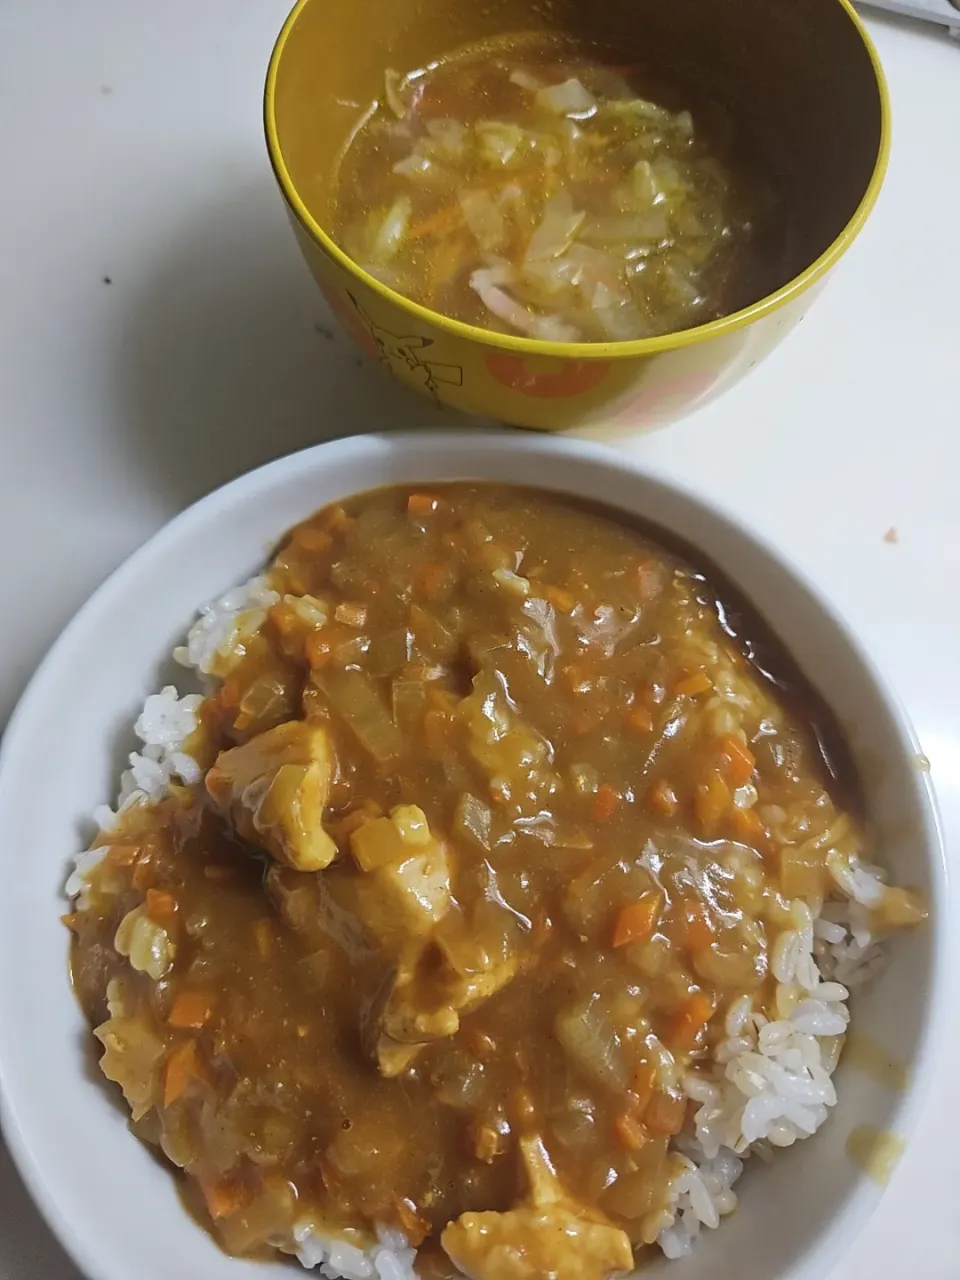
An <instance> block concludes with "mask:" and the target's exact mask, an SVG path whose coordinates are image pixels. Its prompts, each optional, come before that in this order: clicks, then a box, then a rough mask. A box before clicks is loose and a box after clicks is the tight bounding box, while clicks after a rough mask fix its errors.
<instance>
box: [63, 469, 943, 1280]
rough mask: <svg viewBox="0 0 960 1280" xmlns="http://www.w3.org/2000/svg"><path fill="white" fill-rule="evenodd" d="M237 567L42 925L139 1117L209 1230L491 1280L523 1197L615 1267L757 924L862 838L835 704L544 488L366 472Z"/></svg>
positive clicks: (591, 511) (521, 1235) (532, 1229)
mask: <svg viewBox="0 0 960 1280" xmlns="http://www.w3.org/2000/svg"><path fill="white" fill-rule="evenodd" d="M266 584H267V586H268V587H269V590H270V592H271V595H270V597H269V599H270V601H271V603H269V604H268V605H267V606H266V607H265V608H263V609H261V610H260V611H259V613H257V615H256V616H253V615H252V614H251V615H250V616H248V617H246V618H245V619H241V620H240V621H239V622H238V623H237V624H236V625H235V626H234V629H233V632H232V633H231V635H230V636H229V637H228V639H227V641H226V642H225V643H224V646H223V647H222V648H221V650H220V652H219V655H218V657H217V661H216V663H215V665H214V669H213V670H212V672H211V675H212V677H213V688H212V691H211V692H209V693H208V694H207V696H206V697H205V699H204V701H203V702H202V704H201V705H200V707H199V710H198V713H197V716H198V720H197V726H196V729H195V731H194V732H193V734H192V735H191V736H190V738H189V740H188V742H187V743H186V745H185V747H184V750H185V751H187V752H189V754H190V756H191V757H192V758H193V759H194V760H195V761H196V762H197V765H198V766H199V769H200V771H202V775H203V777H202V782H200V783H195V784H193V785H189V786H188V785H184V784H182V783H179V784H178V783H174V784H173V785H171V787H170V789H169V792H168V794H167V795H166V796H165V797H164V798H162V799H161V800H159V801H158V802H156V803H153V804H146V803H137V804H134V805H131V806H129V807H128V808H127V809H125V810H124V811H123V812H122V813H121V815H120V818H119V819H118V823H117V826H116V827H115V828H114V829H113V830H111V831H109V832H107V833H106V834H104V835H103V836H102V837H101V843H102V844H104V845H106V846H108V852H107V853H106V855H105V857H104V859H103V861H102V862H101V863H100V864H99V866H98V867H97V868H96V870H95V872H94V873H93V874H92V875H91V877H90V881H89V884H88V886H87V889H86V898H85V901H84V903H83V905H82V906H79V907H78V909H77V910H75V911H74V912H73V913H72V914H71V916H70V917H68V922H69V923H70V925H71V928H72V929H73V931H74V937H75V940H74V947H73V960H72V964H73V978H74V983H75V986H76V990H77V993H78V995H79V997H80V1000H81V1002H82V1004H83V1006H84V1009H85V1010H86V1012H87V1014H88V1016H89V1018H90V1020H91V1023H92V1024H93V1025H94V1026H95V1027H96V1029H97V1030H96V1034H97V1036H98V1037H99V1039H100V1041H101V1042H102V1044H103V1046H104V1054H103V1058H102V1061H101V1066H102V1068H103V1070H104V1072H105V1074H106V1075H107V1076H108V1077H109V1078H111V1079H113V1080H116V1081H117V1082H118V1083H119V1084H120V1085H121V1087H122V1088H123V1090H124V1093H125V1096H126V1099H127V1101H128V1103H129V1104H130V1107H131V1110H132V1113H133V1127H134V1130H135V1132H136V1133H137V1134H138V1135H139V1136H140V1137H142V1138H143V1139H144V1140H146V1141H148V1142H151V1143H158V1144H159V1145H160V1147H161V1148H162V1150H163V1151H164V1153H165V1154H166V1156H167V1157H168V1158H169V1159H170V1160H171V1161H172V1162H173V1163H174V1164H175V1165H176V1166H178V1167H179V1168H180V1169H182V1170H184V1172H185V1175H186V1176H187V1179H188V1182H189V1185H190V1187H191V1188H192V1189H193V1190H194V1191H195V1192H196V1193H197V1195H198V1197H199V1200H200V1201H202V1205H203V1213H204V1214H205V1216H206V1217H207V1219H208V1220H209V1221H210V1223H211V1224H212V1225H213V1227H214V1229H215V1230H216V1232H217V1235H218V1238H219V1239H220V1240H221V1242H222V1243H223V1244H224V1246H225V1247H226V1248H227V1249H228V1250H230V1251H232V1252H236V1253H251V1252H262V1251H264V1250H270V1249H273V1248H276V1247H279V1248H283V1249H287V1250H290V1251H292V1249H293V1247H294V1246H293V1245H292V1243H291V1240H292V1232H293V1229H294V1227H295V1225H296V1224H302V1223H314V1224H317V1225H318V1227H319V1226H322V1227H323V1228H324V1229H325V1230H330V1231H333V1232H342V1233H345V1235H346V1238H351V1239H356V1240H358V1241H361V1242H362V1241H363V1240H364V1239H369V1238H373V1236H374V1233H375V1231H376V1230H377V1229H378V1228H379V1229H383V1228H384V1227H386V1228H394V1229H397V1230H399V1231H401V1232H402V1233H403V1235H404V1236H405V1237H406V1239H407V1241H408V1242H410V1243H411V1244H413V1245H420V1244H423V1245H424V1248H423V1249H422V1250H421V1254H420V1260H419V1263H418V1266H419V1267H420V1268H421V1270H422V1273H423V1274H428V1272H427V1271H426V1270H423V1268H426V1267H428V1266H435V1267H436V1268H438V1270H437V1271H436V1272H435V1274H438V1275H439V1274H447V1273H448V1272H449V1269H450V1266H451V1263H450V1261H449V1259H450V1258H452V1259H453V1260H454V1261H455V1262H456V1263H457V1264H458V1265H459V1266H460V1267H461V1268H462V1269H463V1270H465V1271H467V1272H468V1274H471V1275H476V1276H480V1277H483V1278H485V1277H487V1276H488V1275H492V1274H493V1272H492V1271H491V1270H490V1268H491V1267H501V1268H502V1263H496V1262H493V1261H491V1259H494V1258H495V1257H500V1258H502V1256H504V1255H503V1254H496V1252H495V1251H496V1250H497V1249H506V1248H508V1247H509V1248H512V1249H514V1250H516V1249H519V1250H520V1251H521V1252H522V1253H523V1255H524V1257H525V1258H526V1259H527V1261H528V1262H530V1264H531V1265H539V1266H541V1268H542V1270H543V1271H546V1270H547V1269H549V1267H550V1266H553V1265H554V1262H555V1259H554V1257H553V1254H552V1253H551V1249H555V1245H552V1244H551V1243H550V1240H549V1239H548V1233H545V1231H544V1227H543V1224H544V1222H547V1223H548V1224H549V1223H551V1222H552V1223H553V1225H554V1226H559V1227H561V1228H562V1230H564V1231H566V1232H567V1237H566V1238H567V1239H568V1244H569V1241H573V1242H574V1245H576V1242H577V1241H580V1243H581V1245H582V1251H581V1253H580V1254H579V1255H578V1253H577V1247H573V1246H571V1249H572V1252H571V1253H570V1257H571V1258H572V1259H573V1260H572V1261H570V1260H569V1259H568V1260H567V1262H565V1263H564V1264H563V1265H564V1266H568V1267H569V1266H572V1267H574V1270H571V1271H564V1270H561V1271H559V1272H558V1274H559V1275H563V1276H566V1275H568V1274H569V1275H570V1276H577V1277H586V1278H589V1277H591V1276H596V1277H598V1278H601V1277H605V1276H606V1275H608V1274H610V1273H611V1272H613V1271H616V1270H622V1269H624V1267H625V1266H628V1265H630V1257H631V1254H632V1251H633V1250H634V1249H642V1248H644V1247H645V1246H647V1245H650V1244H652V1243H653V1241H654V1240H655V1239H656V1238H657V1235H658V1232H659V1231H661V1230H662V1228H663V1225H664V1221H665V1220H669V1212H670V1205H671V1186H672V1183H673V1182H674V1181H675V1179H676V1177H677V1172H678V1169H679V1168H680V1167H682V1163H683V1162H682V1158H681V1157H680V1156H678V1153H677V1147H676V1142H675V1140H676V1135H678V1134H679V1133H680V1132H681V1130H683V1129H684V1126H686V1125H688V1124H689V1121H690V1116H691V1113H692V1108H693V1103H692V1102H691V1101H690V1099H691V1097H692V1096H693V1092H695V1091H693V1092H692V1091H691V1088H690V1087H689V1077H690V1075H691V1073H692V1074H693V1076H694V1077H696V1075H697V1073H698V1072H699V1071H700V1070H701V1069H706V1068H708V1067H709V1066H711V1065H712V1062H713V1055H714V1053H715V1050H716V1048H717V1046H718V1044H719V1043H720V1042H721V1041H723V1040H724V1039H725V1037H726V1036H727V1034H728V1033H727V1031H725V1025H726V1022H727V1020H728V1017H729V1015H730V1012H731V1010H732V1009H734V1008H735V1007H736V1008H744V1007H746V1008H749V1009H752V1010H755V1011H756V1012H757V1015H758V1017H760V1018H763V1017H764V1015H766V1016H769V1017H771V1018H774V1017H777V1016H783V1007H782V1006H783V1004H784V1002H785V1001H786V1002H787V1003H789V999H793V1002H794V1004H796V1002H797V1001H798V1000H799V999H800V998H801V996H802V993H799V994H797V995H795V996H794V997H789V993H788V996H784V994H783V992H784V990H785V984H783V983H780V984H778V982H777V980H776V978H775V977H774V975H773V972H772V957H773V955H774V952H775V948H776V946H777V940H778V938H780V937H781V935H783V934H784V933H785V931H788V930H791V929H795V928H796V925H795V920H796V907H795V903H796V902H797V901H800V902H802V903H804V904H806V906H805V908H804V909H805V910H807V912H808V917H809V915H810V914H811V913H813V914H815V913H816V912H818V911H819V909H820V906H821V905H822V903H823V901H824V899H825V898H827V897H828V896H830V894H831V893H833V892H835V884H834V881H833V879H831V875H832V873H831V866H832V865H834V863H833V862H832V861H831V860H839V864H840V865H841V866H842V867H847V866H848V865H854V864H855V862H856V858H857V856H858V852H859V850H860V849H861V847H862V843H863V838H864V837H863V832H862V830H861V824H860V822H859V820H858V818H857V799H856V789H855V786H853V785H852V782H851V778H852V774H851V770H850V768H849V762H848V761H847V760H846V758H845V753H844V751H843V747H842V741H841V740H840V738H839V735H838V733H837V730H836V726H835V725H833V723H832V721H831V720H830V717H829V715H828V714H827V713H826V712H825V710H824V708H823V707H822V705H821V704H820V702H819V700H818V699H817V698H816V696H815V695H814V694H813V693H812V691H810V690H809V689H807V688H806V686H805V685H804V683H803V681H802V678H801V677H800V676H799V674H798V672H797V671H796V669H795V668H794V667H792V665H791V664H790V663H789V661H788V660H787V659H786V658H785V657H784V655H783V654H782V652H781V651H780V649H779V648H778V646H777V644H776V643H775V642H774V641H773V640H772V639H771V637H770V636H769V635H768V633H767V632H766V630H765V628H764V627H763V625H762V624H761V623H760V622H759V621H757V620H755V619H753V618H752V617H751V615H750V612H749V609H748V608H747V606H745V604H744V602H743V601H741V600H739V599H737V597H736V595H735V593H733V592H731V591H729V590H728V589H727V588H726V586H725V584H724V583H723V582H722V581H721V580H720V579H719V578H718V577H717V575H715V574H713V572H712V571H711V570H709V569H706V570H705V569H704V568H702V567H695V566H694V564H693V563H692V562H691V559H690V557H689V553H684V552H683V551H682V550H677V549H666V548H665V546H664V544H663V541H662V539H660V538H659V536H657V537H656V539H655V538H654V536H653V534H652V533H651V532H650V531H648V530H644V529H640V528H636V527H633V526H631V525H630V524H627V523H625V522H624V521H622V520H621V519H620V518H618V517H615V516H614V515H613V514H611V513H607V512H604V511H601V510H598V509H595V508H590V507H587V506H584V505H581V504H578V503H576V502H574V501H572V500H569V499H566V498H560V497H555V496H551V495H549V494H546V493H540V492H533V491H520V490H516V489H512V488H510V487H506V486H492V485H472V484H455V485H445V486H433V487H431V488H430V489H429V490H422V491H421V490H411V489H410V488H409V487H407V488H403V489H388V490H384V491H380V492H376V493H371V494H365V495H362V496H360V497H357V498H354V499H351V500H349V501H347V502H345V503H343V504H342V505H337V506H335V507H331V508H327V509H325V510H323V511H321V512H319V513H317V515H315V516H314V517H312V518H311V519H309V520H308V521H306V522H305V523H303V524H301V525H299V526H297V528H295V529H294V530H293V531H292V532H291V533H290V534H289V535H288V536H287V538H286V539H285V540H284V542H283V544H282V545H281V547H280V549H279V550H278V552H277V553H276V555H275V557H274V559H273V561H272V563H271V565H270V567H269V569H268V571H267V577H266ZM873 914H874V921H875V924H876V927H877V929H878V931H879V930H881V929H886V928H892V927H894V926H897V925H901V924H910V923H915V922H916V921H917V920H919V919H920V918H921V917H922V914H923V911H922V908H921V907H920V905H919V903H918V902H917V901H916V900H915V899H914V898H913V897H912V896H911V895H909V894H907V893H906V892H905V891H902V890H896V889H885V890H884V896H883V900H882V902H880V903H879V905H878V906H877V907H876V909H875V910H874V913H873ZM798 991H799V989H798ZM685 1081H686V1082H687V1083H685ZM734 1203H735V1199H734ZM664 1215H667V1218H666V1219H665V1217H664ZM538 1223H539V1224H540V1225H539V1226H538V1225H537V1224H538ZM441 1241H442V1245H443V1249H444V1250H445V1252H444V1251H442V1250H441V1247H440V1245H441ZM578 1247H579V1246H578ZM431 1257H432V1258H433V1263H430V1261H429V1260H430V1258H431ZM430 1274H434V1273H433V1272H430ZM499 1274H502V1275H508V1274H512V1273H510V1272H509V1270H507V1271H503V1270H502V1269H501V1271H500V1273H499ZM517 1274H519V1272H518V1273H517Z"/></svg>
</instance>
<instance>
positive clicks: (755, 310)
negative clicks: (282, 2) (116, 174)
mask: <svg viewBox="0 0 960 1280" xmlns="http://www.w3.org/2000/svg"><path fill="white" fill-rule="evenodd" d="M312 3H314V0H297V3H296V4H295V5H294V7H293V9H292V10H291V11H290V13H289V14H288V16H287V19H286V21H285V22H284V24H283V26H282V27H281V29H280V34H279V35H278V36H277V40H276V43H275V44H274V47H273V52H272V53H271V55H270V62H269V65H268V67H267V78H266V84H265V87H264V99H263V119H264V130H265V133H266V141H267V153H268V155H269V157H270V164H271V166H272V168H273V172H274V176H275V177H276V180H277V183H278V185H279V187H280V190H281V192H282V193H283V197H284V199H285V201H286V203H287V206H288V208H289V210H290V211H291V213H292V214H293V216H294V217H295V218H296V220H297V222H298V223H299V224H300V226H301V228H302V229H303V230H304V231H305V232H306V234H307V235H308V236H309V237H310V239H311V240H312V241H313V242H314V244H316V245H319V247H320V248H321V249H322V250H323V251H324V252H325V253H326V254H327V256H328V257H330V258H332V259H333V260H334V262H336V263H337V265H338V266H340V267H341V268H342V269H343V270H344V271H346V272H347V274H348V275H349V276H352V277H354V278H355V279H357V280H359V281H360V283H361V284H363V285H364V286H366V288H368V289H370V290H371V291H372V292H373V293H375V294H377V295H379V297H380V298H382V299H383V301H385V302H389V303H391V304H392V305H393V306H395V307H397V308H399V309H400V310H401V311H403V312H405V313H406V314H407V315H408V316H410V317H411V318H415V319H417V320H420V321H423V322H425V323H427V324H429V325H431V326H432V327H433V328H435V329H439V330H441V331H442V332H443V333H446V334H449V335H450V336H451V337H457V338H463V339H467V340H469V341H472V342H480V343H482V344H483V345H485V346H490V347H495V348H497V349H499V350H502V351H512V352H514V353H515V354H517V355H519V356H525V355H526V356H538V355H539V356H550V357H553V358H555V359H566V360H577V361H590V360H610V359H629V358H631V357H636V356H653V355H659V354H661V353H662V352H665V351H677V350H680V349H682V348H684V347H690V346H695V345H697V344H699V343H701V342H706V341H709V340H710V339H711V338H720V337H723V336H725V335H727V334H732V333H736V332H737V331H738V330H740V329H744V328H746V327H747V326H748V325H750V324H753V323H754V321H756V320H759V319H761V318H763V317H764V316H767V315H770V314H771V313H773V312H775V311H778V310H779V309H780V308H781V307H783V306H786V305H787V304H788V303H789V302H791V301H793V299H795V298H797V297H799V296H800V295H801V294H802V293H804V292H805V291H806V290H807V289H809V288H810V287H811V285H813V284H815V283H816V282H817V281H818V280H820V279H821V278H822V277H823V276H825V275H826V273H827V272H828V271H829V270H830V268H831V267H832V266H833V265H834V264H835V263H836V262H837V261H838V260H839V259H840V258H841V257H842V256H843V254H844V253H845V252H846V251H847V249H848V248H849V247H850V245H851V244H852V243H853V241H854V240H855V239H856V238H857V236H858V235H859V234H860V231H861V230H862V229H863V225H864V223H865V222H866V220H867V218H868V217H869V216H870V213H871V212H872V210H873V207H874V205H875V204H876V202H877V199H878V197H879V195H880V190H881V187H882V186H883V181H884V178H885V176H886V172H887V166H888V163H889V159H890V145H891V128H890V94H889V89H888V86H887V80H886V76H885V74H884V71H883V65H882V63H881V62H880V55H879V54H878V52H877V49H876V46H875V45H874V43H873V41H872V39H871V38H870V35H869V33H868V32H867V29H866V26H865V25H864V22H863V20H862V19H861V18H860V15H859V14H858V13H857V12H856V10H855V9H854V7H853V4H852V3H851V0H835V3H836V4H838V5H839V6H840V8H841V9H842V10H843V11H844V13H845V14H846V17H847V20H848V21H849V22H850V24H851V26H852V27H853V29H854V32H855V33H856V35H857V36H858V37H859V39H860V43H861V44H862V46H863V49H864V52H865V53H866V55H867V58H868V60H869V63H870V66H871V69H872V71H873V77H874V83H875V85H876V90H877V98H878V105H879V109H880V137H879V140H878V145H877V154H876V159H875V162H874V166H873V170H872V172H871V175H870V180H869V182H868V183H867V186H866V188H865V190H864V193H863V195H862V197H861V199H860V202H859V203H858V205H857V207H856V209H855V210H854V212H853V214H852V215H851V217H850V218H849V220H848V221H847V223H846V224H845V226H844V227H843V229H842V230H841V231H840V233H839V235H838V236H837V237H836V238H835V239H834V240H833V241H832V243H831V244H829V245H828V246H827V248H826V249H825V250H824V251H823V253H821V254H820V256H819V257H818V258H815V259H814V261H813V262H811V263H810V264H809V265H808V266H806V267H805V268H804V269H803V270H802V271H801V272H800V273H799V274H798V275H795V276H794V277H793V278H792V279H791V280H788V281H787V282H786V284H783V285H781V286H780V288H779V289H776V290H774V292H773V293H769V294H767V295H766V296H765V297H763V298H760V299H758V300H757V301H756V302H753V303H751V304H750V305H749V306H747V307H742V308H741V309H740V310H739V311H733V312H731V313H730V314H729V315H725V316H721V317H720V319H718V320H711V321H709V323H707V324H701V325H695V326H694V327H693V328H690V329H681V330H679V331H678V332H676V333H666V334H661V335H659V336H658V337H653V338H634V339H631V340H629V341H621V342H547V341H544V340H543V339H541V338H526V337H520V336H517V335H514V334H509V333H499V332H497V331H496V330H493V329H482V328H479V327H478V326H476V325H471V324H466V323H465V322H464V321H462V320H454V319H453V318H452V317H450V316H446V315H444V314H443V313H442V312H439V311H433V310H431V309H430V308H429V307H425V306H422V305H421V304H420V303H419V302H414V301H413V300H412V299H410V298H407V297H405V296H404V295H403V294H402V293H398V292H397V291H396V290H394V289H391V288H390V287H389V285H385V284H383V282H382V281H380V280H378V279H377V278H376V277H375V276H372V275H370V273H369V272H367V271H364V269H363V268H362V267H361V266H360V265H359V264H358V263H356V262H355V261H354V260H353V258H351V257H350V255H349V254H347V253H345V252H344V250H343V249H341V248H340V247H339V245H338V244H337V243H336V241H335V240H334V239H333V237H332V236H331V235H329V234H328V233H327V232H326V231H325V230H324V228H323V227H322V226H321V224H320V223H319V222H318V221H317V219H316V218H315V217H314V216H313V214H312V213H311V212H310V210H309V209H308V208H307V206H306V204H305V203H304V201H303V199H302V198H301V196H300V193H299V191H298V190H297V187H296V184H295V183H294V181H293V179H292V177H291V176H290V171H289V169H288V168H287V164H286V161H285V159H284V155H283V145H282V142H281V139H280V133H279V129H278V127H277V118H276V93H277V82H278V79H279V74H280V66H281V63H282V61H283V55H284V51H285V49H286V46H287V42H288V40H289V39H290V36H291V35H292V33H293V30H294V28H295V26H296V24H297V21H298V20H299V18H300V16H301V14H302V13H303V12H304V10H305V9H306V8H307V7H308V5H310V4H312Z"/></svg>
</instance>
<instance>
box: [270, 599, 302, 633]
mask: <svg viewBox="0 0 960 1280" xmlns="http://www.w3.org/2000/svg"><path fill="white" fill-rule="evenodd" d="M267 617H268V618H269V619H270V621H271V622H272V623H273V625H274V626H275V627H276V629H277V630H278V631H279V632H280V634H281V635H282V636H289V635H292V634H293V633H294V632H295V631H296V630H297V629H298V628H299V627H302V626H303V623H302V622H301V621H300V619H299V617H298V616H297V611H296V609H294V608H293V607H292V606H291V605H289V604H275V605H272V606H271V607H270V608H269V609H268V610H267Z"/></svg>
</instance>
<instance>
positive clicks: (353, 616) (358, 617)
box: [333, 600, 367, 628]
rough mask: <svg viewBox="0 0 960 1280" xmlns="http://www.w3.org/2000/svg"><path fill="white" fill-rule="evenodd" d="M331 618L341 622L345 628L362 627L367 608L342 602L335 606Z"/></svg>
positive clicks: (364, 622) (363, 605) (365, 618)
mask: <svg viewBox="0 0 960 1280" xmlns="http://www.w3.org/2000/svg"><path fill="white" fill-rule="evenodd" d="M333 616H334V617H335V618H336V620H337V621H338V622H342V623H343V625H344V626H345V627H353V628H357V627H362V626H364V625H365V624H366V621H367V606H366V605H365V604H352V603H350V602H349V601H347V600H344V601H343V602H342V603H341V604H338V605H337V607H336V609H335V610H334V614H333Z"/></svg>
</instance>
